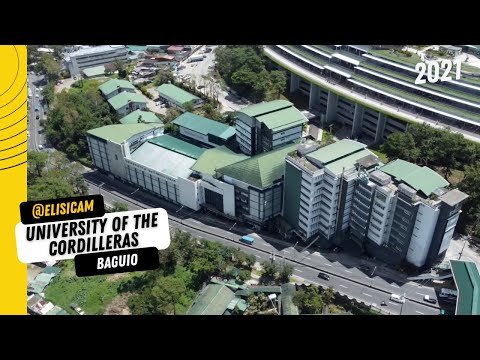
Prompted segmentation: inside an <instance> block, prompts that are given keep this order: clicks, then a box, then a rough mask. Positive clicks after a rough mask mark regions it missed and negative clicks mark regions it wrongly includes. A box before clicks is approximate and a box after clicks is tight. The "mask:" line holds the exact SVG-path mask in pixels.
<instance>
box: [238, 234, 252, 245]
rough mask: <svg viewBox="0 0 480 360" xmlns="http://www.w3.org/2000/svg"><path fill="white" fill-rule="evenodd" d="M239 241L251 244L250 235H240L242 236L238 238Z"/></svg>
mask: <svg viewBox="0 0 480 360" xmlns="http://www.w3.org/2000/svg"><path fill="white" fill-rule="evenodd" d="M240 242H243V243H245V244H247V245H253V238H252V237H250V236H242V237H241V238H240Z"/></svg>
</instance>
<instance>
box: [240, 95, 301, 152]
mask: <svg viewBox="0 0 480 360" xmlns="http://www.w3.org/2000/svg"><path fill="white" fill-rule="evenodd" d="M307 122H308V120H307V118H306V117H305V116H304V115H303V114H302V113H301V112H300V111H299V110H297V109H296V108H295V107H294V106H293V104H292V103H290V102H288V101H285V100H274V101H270V102H265V103H261V104H256V105H252V106H248V107H245V108H242V109H240V110H238V111H237V118H236V140H237V143H238V145H239V147H240V150H241V151H242V152H243V153H244V154H247V155H256V154H260V153H263V152H267V151H270V150H275V149H277V148H279V147H281V146H283V145H285V144H289V143H292V142H295V141H297V140H299V139H300V138H301V137H302V129H303V125H304V124H305V123H307Z"/></svg>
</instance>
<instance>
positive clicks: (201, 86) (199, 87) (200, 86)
mask: <svg viewBox="0 0 480 360" xmlns="http://www.w3.org/2000/svg"><path fill="white" fill-rule="evenodd" d="M204 87H205V85H198V86H197V89H203V88H204Z"/></svg>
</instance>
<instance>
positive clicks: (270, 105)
mask: <svg viewBox="0 0 480 360" xmlns="http://www.w3.org/2000/svg"><path fill="white" fill-rule="evenodd" d="M28 151H29V152H28V200H43V199H54V198H62V197H71V196H79V195H87V194H101V195H103V197H104V202H105V210H106V211H107V212H120V211H128V210H140V209H148V208H164V209H165V210H166V211H167V212H168V215H169V226H170V231H171V244H170V246H169V247H168V248H167V249H166V250H162V251H159V253H158V254H159V259H160V267H159V268H158V269H157V270H151V271H141V272H130V273H118V274H111V275H99V276H90V277H77V276H76V275H75V270H74V262H73V260H63V261H58V262H56V261H51V262H45V263H35V264H29V265H28V289H27V297H28V300H27V309H28V312H29V313H30V314H32V315H34V314H38V315H94V314H95V315H98V314H106V315H115V314H118V315H139V314H140V315H143V314H145V315H146V314H152V315H305V314H317V315H333V314H344V315H418V316H421V315H479V314H480V275H479V267H480V222H479V219H480V192H479V189H480V45H235V46H233V45H227V46H225V45H99V46H93V45H89V46H87V45H29V46H28Z"/></svg>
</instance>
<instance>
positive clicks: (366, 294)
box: [362, 293, 372, 297]
mask: <svg viewBox="0 0 480 360" xmlns="http://www.w3.org/2000/svg"><path fill="white" fill-rule="evenodd" d="M362 294H363V295H367V296H370V297H372V295H370V294H367V293H362Z"/></svg>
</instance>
